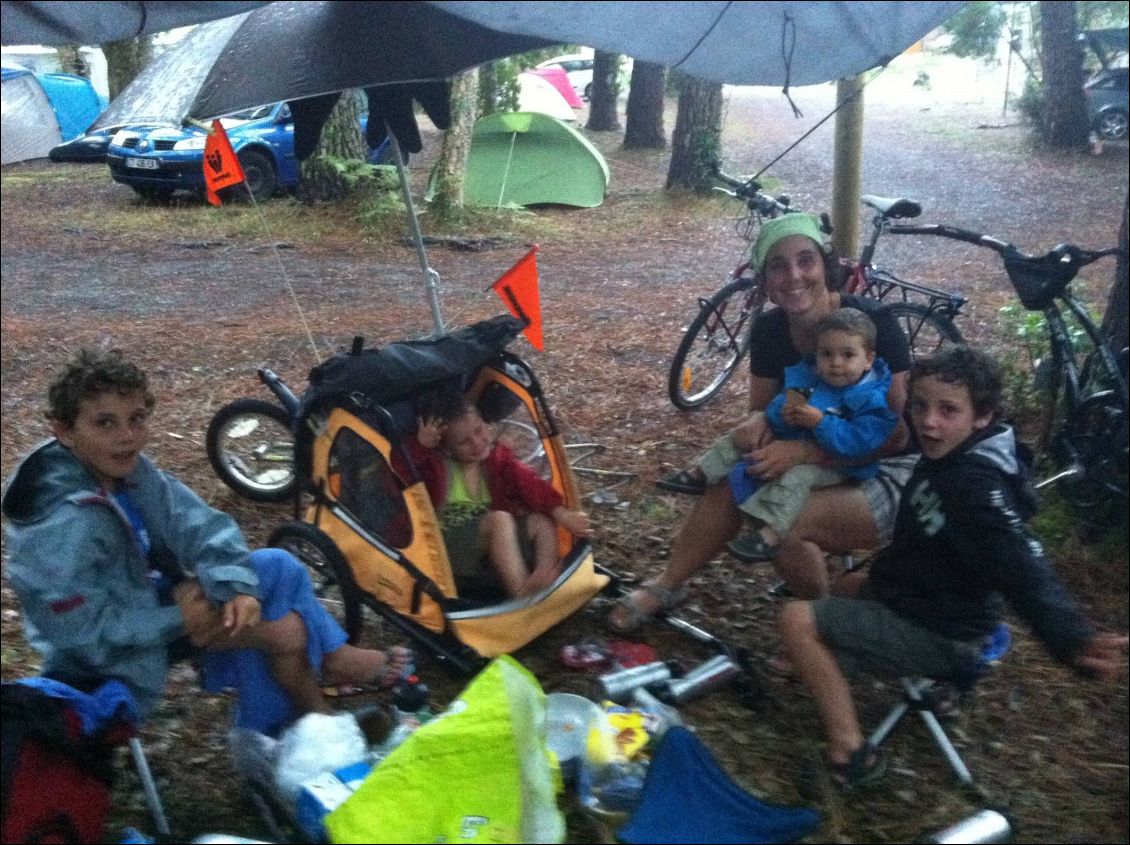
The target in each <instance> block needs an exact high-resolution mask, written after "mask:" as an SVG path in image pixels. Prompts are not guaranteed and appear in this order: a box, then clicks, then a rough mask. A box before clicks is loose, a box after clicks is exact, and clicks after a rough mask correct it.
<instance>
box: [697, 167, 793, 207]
mask: <svg viewBox="0 0 1130 845" xmlns="http://www.w3.org/2000/svg"><path fill="white" fill-rule="evenodd" d="M711 171H712V172H713V174H714V178H715V179H717V180H718V181H719V182H721V183H722V184H724V185H727V186H729V187H730V188H732V189H733V193H732V196H735V197H737V198H738V199H740V200H743V201H744V202H745V204H746V205H747V206H748V207H749V208H750V209H751V210H754V211H757V212H758V213H760V214H763V215H765V216H766V217H775V216H777V215H778V214H784V213H786V212H789V211H792V210H793V209H792V208H791V207H790V206H789V198H788V197H785V196H781V197H774V196H772V195H770V194H767V193H765V192H764V191H762V190H761V183H760V182H758V181H757V180H756V179H754V178H752V177H751V178H749V179H738V178H736V177H734V176H730V175H729V174H728V173H723V172H722V168H721V166H720V165H719V163H718V162H714V163H713V166H712V167H711ZM727 193H730V192H729V191H727Z"/></svg>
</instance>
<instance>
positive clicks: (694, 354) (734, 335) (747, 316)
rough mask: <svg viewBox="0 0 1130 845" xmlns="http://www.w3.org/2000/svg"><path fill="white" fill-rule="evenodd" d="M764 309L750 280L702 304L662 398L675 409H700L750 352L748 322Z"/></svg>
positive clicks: (757, 288)
mask: <svg viewBox="0 0 1130 845" xmlns="http://www.w3.org/2000/svg"><path fill="white" fill-rule="evenodd" d="M764 306H765V295H764V293H763V292H762V290H761V286H760V285H758V284H756V282H755V281H754V279H752V278H749V277H742V278H739V279H735V280H734V281H732V282H730V283H729V284H728V285H726V286H725V287H724V288H722V289H721V290H720V291H718V292H717V293H715V294H714V295H713V296H711V297H710V299H708V300H704V301H703V303H702V307H701V308H700V309H699V312H698V314H697V315H696V316H695V318H694V320H692V321H691V324H690V326H689V327H688V328H687V331H686V333H685V334H684V335H683V339H682V341H681V342H680V343H679V348H678V350H676V352H675V357H674V358H673V359H672V361H671V369H670V371H669V372H668V374H667V393H668V395H669V396H670V397H671V402H672V403H674V405H675V407H676V408H680V409H682V410H684V411H689V410H691V409H693V408H699V407H701V406H702V405H704V404H706V403H707V402H709V401H710V400H711V399H712V398H714V396H715V395H716V394H717V393H718V391H719V390H721V389H722V386H723V385H724V384H725V383H726V382H727V381H729V379H730V376H732V375H733V374H734V370H735V369H737V366H738V362H739V361H741V360H742V358H744V357H745V354H746V352H747V351H748V350H749V330H750V326H751V325H752V321H751V317H754V316H755V315H757V314H758V313H760V312H761V309H762V308H763V307H764Z"/></svg>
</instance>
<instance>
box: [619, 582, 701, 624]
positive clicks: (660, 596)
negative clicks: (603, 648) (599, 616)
mask: <svg viewBox="0 0 1130 845" xmlns="http://www.w3.org/2000/svg"><path fill="white" fill-rule="evenodd" d="M638 589H640V590H643V591H644V592H645V593H649V594H650V595H652V596H654V597H655V600H656V601H657V602H659V606H658V607H657V608H656V609H655V610H654V611H653V612H651V613H648V612H647V611H645V610H644V609H643V608H642V607H640V606H639V605H638V604H637V603H636V600H635V599H633V598H632V593H625V594H624V595H622V596H620V598H619V599H618V600H617V601H616V604H617V606H618V607H622V608H624V609H625V610H627V611H628V621H627V622H626V623H625V624H623V625H616V624H613V622H612V618H611V617H609V618H608V619H607V620H606V622H607V624H608V627H609V628H611V629H612V630H613V631H614V632H615V633H617V634H634V633H635V632H636V631H638V630H640V628H642V627H643V626H644V623H646V622H650V621H651V620H652V619H654V618H655V617H656V616H658V615H659V614H660V613H664V612H666V611H668V610H671V609H673V608H675V607H678V606H679V604H680V603H681V602H682V601H683V599H685V598H686V597H687V588H686V587H685V586H684V587H679V588H678V589H677V590H668V589H667V588H666V587H661V586H659V585H658V584H656V583H654V582H653V581H648V582H646V583H644V584H641V585H640V586H639V588H638ZM632 592H635V591H634V590H633V591H632Z"/></svg>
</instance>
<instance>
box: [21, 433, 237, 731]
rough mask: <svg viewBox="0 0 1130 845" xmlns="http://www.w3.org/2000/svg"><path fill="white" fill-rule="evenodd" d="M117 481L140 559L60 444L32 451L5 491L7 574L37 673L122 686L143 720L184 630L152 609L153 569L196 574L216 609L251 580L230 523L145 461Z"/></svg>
mask: <svg viewBox="0 0 1130 845" xmlns="http://www.w3.org/2000/svg"><path fill="white" fill-rule="evenodd" d="M124 483H125V485H126V487H127V489H128V491H129V493H130V496H131V498H132V499H133V501H134V502H135V503H136V505H137V508H138V510H140V512H141V514H142V519H143V521H144V523H145V528H146V531H147V532H148V534H149V539H150V544H151V547H150V555H149V558H148V559H146V558H145V556H144V555H143V554H142V551H141V547H140V546H139V544H138V542H137V540H136V538H135V537H134V534H133V531H132V529H131V527H130V524H129V519H128V517H127V516H126V515H125V513H124V512H123V511H122V509H121V508H120V507H119V505H118V504H117V502H116V501H114V499H113V497H112V496H111V495H110V494H109V493H107V492H106V491H105V490H103V489H100V486H99V484H98V482H97V481H96V480H95V478H94V476H93V475H92V474H91V473H90V472H89V471H88V470H87V469H86V468H85V467H84V466H83V465H82V464H81V463H80V462H79V461H78V460H77V459H76V458H75V457H74V455H73V454H72V453H71V451H70V450H69V449H67V448H66V447H65V446H63V445H62V444H61V443H59V442H58V441H57V440H49V441H47V442H45V443H43V444H41V445H40V446H38V447H37V448H36V449H35V450H34V451H32V452H31V453H30V454H29V455H28V456H27V457H26V458H25V459H24V460H23V461H22V462H21V463H20V465H19V466H18V467H16V470H15V471H14V472H13V473H12V475H11V476H10V477H9V479H8V481H7V483H6V484H5V487H4V492H3V501H2V510H3V514H4V516H5V517H7V519H8V525H7V529H6V530H7V543H8V558H9V560H8V578H9V580H10V582H11V584H12V587H13V588H14V589H15V591H16V594H17V595H18V596H19V599H20V603H21V606H22V616H23V622H24V629H25V632H26V633H27V638H28V642H29V643H30V644H31V645H32V647H33V648H35V649H36V650H37V651H39V652H40V653H41V654H42V655H43V672H44V673H45V674H47V673H50V674H66V675H72V676H79V677H90V678H111V677H113V678H119V679H121V680H122V681H123V682H125V683H126V685H127V686H128V687H129V688H130V690H131V691H132V692H133V693H134V695H135V696H136V698H137V703H138V706H139V707H140V708H141V711H142V713H143V714H147V713H148V712H149V711H150V710H151V709H152V708H153V706H154V705H155V704H156V703H157V700H158V698H159V697H160V696H161V694H162V692H163V690H164V687H165V675H166V673H167V670H168V658H167V650H166V649H167V646H168V644H169V643H170V642H172V641H173V640H175V639H176V638H178V637H179V636H181V635H182V634H183V633H184V626H183V619H182V617H181V612H180V610H179V609H178V608H177V607H176V606H172V607H162V606H160V604H159V601H158V597H157V590H156V588H155V586H154V584H153V582H152V580H151V579H150V575H149V572H150V570H151V569H152V568H157V569H160V570H161V571H163V572H166V573H169V574H171V575H173V577H174V578H176V577H178V576H180V575H183V574H188V573H191V574H194V575H195V576H196V577H197V578H198V579H199V581H200V585H201V587H202V588H203V590H204V592H205V594H206V595H207V596H208V598H209V599H211V600H212V601H214V602H216V603H223V602H226V601H228V600H229V599H231V598H232V597H233V596H235V595H236V594H237V593H245V594H248V595H253V596H256V597H258V578H257V577H256V575H255V572H254V570H253V569H252V567H251V564H250V560H249V554H250V553H249V552H248V549H247V545H246V544H245V542H244V540H243V536H242V535H241V533H240V531H239V528H238V527H237V526H236V524H235V522H234V521H233V520H232V519H231V517H229V516H227V515H226V514H224V513H221V512H220V511H217V510H215V509H214V508H211V507H209V506H208V505H207V504H205V503H204V501H203V500H202V499H201V498H200V497H199V496H197V495H196V494H195V493H193V492H192V491H191V490H189V489H188V488H187V487H185V486H184V485H183V484H182V483H181V482H179V481H177V480H176V479H175V478H173V477H172V476H170V475H168V474H167V473H165V472H162V471H161V470H159V469H157V467H156V466H155V465H154V464H153V463H152V461H150V460H149V459H148V458H147V457H145V456H144V455H142V456H141V458H140V459H139V461H138V465H137V468H136V469H135V470H134V472H133V473H132V475H131V476H130V477H129V478H127V479H126V480H125V482H124Z"/></svg>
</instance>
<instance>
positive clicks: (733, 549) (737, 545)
mask: <svg viewBox="0 0 1130 845" xmlns="http://www.w3.org/2000/svg"><path fill="white" fill-rule="evenodd" d="M726 548H727V550H729V552H730V554H732V555H733V556H734V557H736V558H737V559H738V560H740V561H741V562H742V563H765V562H767V561H771V560H773V559H774V558H775V557H777V547H776V546H772V545H770V544H769V543H766V542H765V540H764V539H763V538H762V536H761V535H760V534H759V533H757V532H756V531H751V532H749V533H748V534H743V535H742V536H741V537H737V538H735V539H733V540H731V541H730V542H729V543H728V544H727V546H726Z"/></svg>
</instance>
